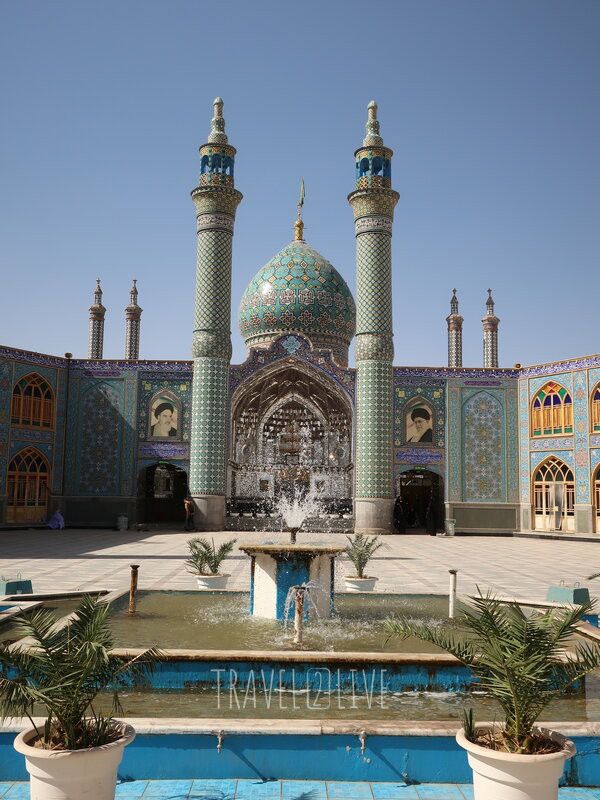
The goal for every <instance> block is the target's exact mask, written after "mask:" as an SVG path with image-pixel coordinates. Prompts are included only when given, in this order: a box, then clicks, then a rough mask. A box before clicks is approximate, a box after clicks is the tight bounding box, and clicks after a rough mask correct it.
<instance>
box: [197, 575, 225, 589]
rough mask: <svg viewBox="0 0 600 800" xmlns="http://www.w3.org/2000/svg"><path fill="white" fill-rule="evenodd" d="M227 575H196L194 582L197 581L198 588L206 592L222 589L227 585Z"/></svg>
mask: <svg viewBox="0 0 600 800" xmlns="http://www.w3.org/2000/svg"><path fill="white" fill-rule="evenodd" d="M228 578H229V575H196V582H197V583H198V588H199V589H201V590H202V591H204V592H206V591H207V590H208V591H212V592H218V591H219V590H220V589H224V588H225V586H226V585H227V579H228Z"/></svg>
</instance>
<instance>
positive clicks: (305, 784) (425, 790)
mask: <svg viewBox="0 0 600 800" xmlns="http://www.w3.org/2000/svg"><path fill="white" fill-rule="evenodd" d="M558 796H559V800H599V798H600V789H580V788H568V789H567V788H564V789H560V791H559V793H558ZM0 798H2V800H29V784H28V783H0ZM120 798H121V799H122V800H150V798H152V800H201V798H202V800H472V798H473V787H472V786H467V785H465V784H451V783H421V784H419V785H418V786H406V785H405V784H403V783H349V782H348V783H343V782H338V781H328V782H325V781H271V782H269V783H258V782H256V781H248V780H243V781H235V780H221V781H219V780H206V781H203V780H198V781H191V780H189V781H131V782H129V783H121V784H119V785H118V786H117V793H116V800H119V799H120Z"/></svg>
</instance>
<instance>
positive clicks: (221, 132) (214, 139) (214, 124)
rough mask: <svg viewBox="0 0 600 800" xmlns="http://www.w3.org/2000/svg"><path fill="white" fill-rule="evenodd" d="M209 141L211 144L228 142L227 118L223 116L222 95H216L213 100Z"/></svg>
mask: <svg viewBox="0 0 600 800" xmlns="http://www.w3.org/2000/svg"><path fill="white" fill-rule="evenodd" d="M208 142H209V143H210V144H227V134H226V133H225V119H224V117H223V100H222V98H220V97H215V99H214V101H213V118H212V119H211V121H210V133H209V134H208Z"/></svg>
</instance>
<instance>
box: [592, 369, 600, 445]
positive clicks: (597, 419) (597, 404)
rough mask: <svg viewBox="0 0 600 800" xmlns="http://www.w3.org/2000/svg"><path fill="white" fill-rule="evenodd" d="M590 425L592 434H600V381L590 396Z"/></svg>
mask: <svg viewBox="0 0 600 800" xmlns="http://www.w3.org/2000/svg"><path fill="white" fill-rule="evenodd" d="M590 425H591V430H592V433H600V381H598V383H597V384H596V385H595V386H594V388H593V389H592V394H591V395H590Z"/></svg>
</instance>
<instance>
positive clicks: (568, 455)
mask: <svg viewBox="0 0 600 800" xmlns="http://www.w3.org/2000/svg"><path fill="white" fill-rule="evenodd" d="M548 455H549V454H548V453H530V454H529V460H530V464H531V470H530V475H533V471H534V469H535V468H536V467H538V466H539V465H540V464H541V463H542V461H544V460H545V459H546V458H548ZM552 455H554V456H556V457H557V458H560V460H561V461H564V462H565V464H567V466H569V467H571V469H572V470H574V469H575V459H574V458H573V452H572V451H571V450H555V451H554V452H553V453H552Z"/></svg>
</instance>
